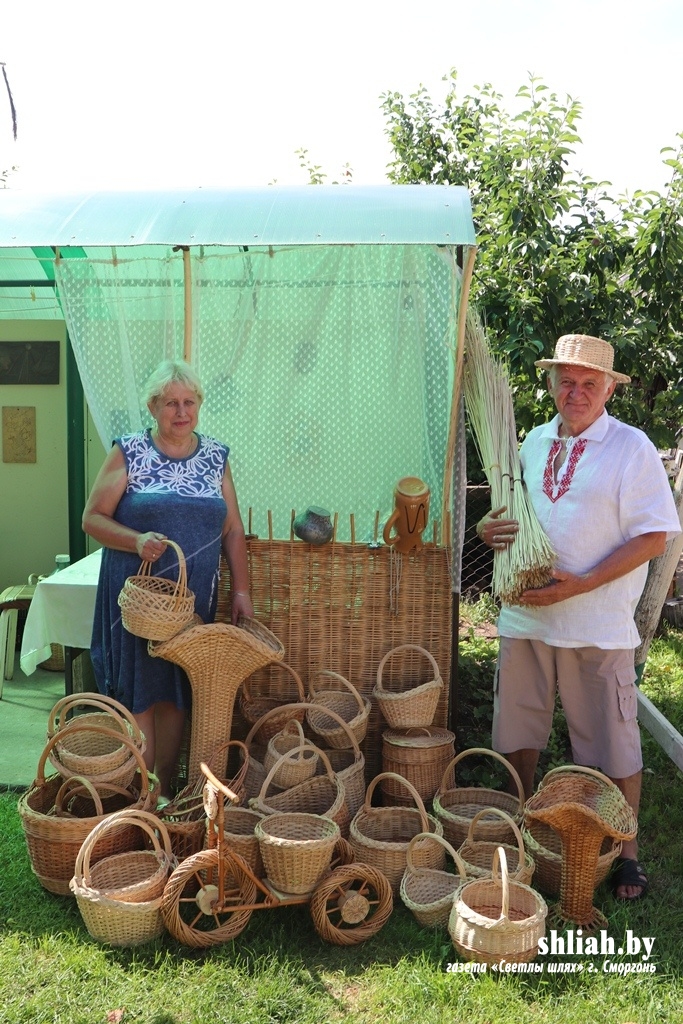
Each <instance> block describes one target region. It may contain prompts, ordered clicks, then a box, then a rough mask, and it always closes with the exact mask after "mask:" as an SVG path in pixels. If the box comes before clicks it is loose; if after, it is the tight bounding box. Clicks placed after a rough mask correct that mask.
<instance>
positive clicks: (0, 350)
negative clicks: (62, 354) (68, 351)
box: [0, 341, 59, 384]
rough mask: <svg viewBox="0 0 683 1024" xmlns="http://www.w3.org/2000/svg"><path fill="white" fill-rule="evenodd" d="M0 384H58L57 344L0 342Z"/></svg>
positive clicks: (53, 342) (46, 342)
mask: <svg viewBox="0 0 683 1024" xmlns="http://www.w3.org/2000/svg"><path fill="white" fill-rule="evenodd" d="M0 384H59V342H58V341H0Z"/></svg>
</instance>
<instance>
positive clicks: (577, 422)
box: [548, 365, 616, 435]
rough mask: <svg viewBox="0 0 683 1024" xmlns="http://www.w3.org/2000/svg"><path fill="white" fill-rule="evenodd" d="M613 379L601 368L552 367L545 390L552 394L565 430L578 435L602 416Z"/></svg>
mask: <svg viewBox="0 0 683 1024" xmlns="http://www.w3.org/2000/svg"><path fill="white" fill-rule="evenodd" d="M615 386H616V382H615V381H614V380H613V379H612V378H611V377H609V376H608V374H606V373H603V372H602V371H601V370H589V369H588V367H585V366H567V365H560V366H553V367H552V369H551V371H550V373H549V375H548V390H549V391H550V393H551V395H552V396H553V399H554V402H555V407H556V409H557V411H558V412H559V414H560V418H561V420H562V425H563V427H564V428H565V432H568V433H570V434H573V435H576V434H581V433H582V432H583V431H584V430H586V429H587V428H588V427H590V425H591V423H594V422H595V421H596V420H597V419H598V417H599V416H601V415H602V413H603V410H604V408H605V403H606V402H607V400H608V399H609V398H610V397H611V396H612V392H613V391H614V388H615Z"/></svg>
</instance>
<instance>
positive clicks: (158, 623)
mask: <svg viewBox="0 0 683 1024" xmlns="http://www.w3.org/2000/svg"><path fill="white" fill-rule="evenodd" d="M166 544H167V545H168V546H169V547H171V548H173V550H174V551H175V553H176V555H177V556H178V580H177V582H175V583H174V582H173V580H170V579H166V578H165V577H163V576H152V574H151V573H152V563H151V562H146V561H143V562H142V564H141V566H140V572H139V573H138V574H137V576H129V577H128V579H127V580H126V581H125V583H124V584H123V587H122V589H121V592H120V594H119V597H118V603H119V608H120V609H121V620H122V622H123V625H124V626H125V628H126V629H127V630H128V632H129V633H134V634H135V636H141V637H144V639H145V640H170V639H171V637H172V636H175V635H176V633H179V632H180V630H181V629H184V628H185V626H189V625H190V623H191V622H192V620H193V618H194V594H193V593H192V591H191V590H188V589H187V566H186V564H185V556H184V555H183V552H182V550H181V549H180V547H179V546H178V545H177V544H176V543H175V542H174V541H172V540H167V541H166Z"/></svg>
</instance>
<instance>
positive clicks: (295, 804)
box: [249, 747, 350, 838]
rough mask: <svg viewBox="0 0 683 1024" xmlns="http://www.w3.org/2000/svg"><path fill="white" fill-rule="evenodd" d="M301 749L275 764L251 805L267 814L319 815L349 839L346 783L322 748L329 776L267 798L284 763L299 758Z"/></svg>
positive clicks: (319, 751) (320, 751) (288, 752)
mask: <svg viewBox="0 0 683 1024" xmlns="http://www.w3.org/2000/svg"><path fill="white" fill-rule="evenodd" d="M299 749H300V748H298V747H294V748H293V749H292V750H289V751H287V753H286V754H283V755H282V757H281V758H279V760H278V761H276V762H275V764H274V765H273V767H272V768H271V770H270V771H269V772H268V775H267V776H266V778H265V779H264V781H263V785H262V786H261V791H260V793H259V795H258V796H257V797H255V798H254V799H253V800H250V801H249V804H250V806H251V807H253V808H255V809H256V810H257V811H260V812H261V813H262V814H266V815H268V814H282V813H283V812H285V811H286V812H288V813H290V814H294V813H305V814H318V815H320V816H321V817H325V818H330V819H331V820H332V821H334V822H336V824H337V825H338V826H339V829H340V831H341V834H342V836H344V838H346V836H347V835H348V829H349V821H350V816H349V809H348V807H347V805H346V794H345V791H344V783H343V782H342V781H341V779H340V778H339V777H338V776H337V775H335V773H334V772H333V770H332V765H331V764H330V761H329V758H328V757H327V755H326V754H325V753H324V751H322V750H320V749H319V748H316V749H317V752H318V755H319V757H320V760H321V761H322V762H323V764H324V766H325V772H326V774H325V775H314V776H313V778H311V779H307V780H306V782H302V783H300V784H299V785H298V786H292V788H291V789H284V790H283V791H282V792H281V793H273V794H271V795H270V796H269V795H267V794H268V787H269V786H270V784H271V782H272V780H273V778H274V776H275V774H276V772H277V770H278V768H279V766H280V762H281V761H284V760H286V759H288V758H292V757H296V755H297V754H298V752H299Z"/></svg>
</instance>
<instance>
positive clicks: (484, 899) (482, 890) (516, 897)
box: [448, 847, 548, 964]
mask: <svg viewBox="0 0 683 1024" xmlns="http://www.w3.org/2000/svg"><path fill="white" fill-rule="evenodd" d="M547 914H548V908H547V906H546V903H545V900H544V899H543V897H542V896H539V894H538V893H537V892H535V891H534V890H533V889H531V888H530V887H529V886H528V885H522V883H521V882H512V881H510V879H509V877H508V871H507V863H506V860H505V850H504V849H503V848H502V847H498V848H497V849H496V853H495V855H494V858H493V875H492V877H491V878H477V879H474V881H471V882H467V883H466V884H465V885H463V886H462V887H461V888H460V889H459V890H458V892H457V894H456V897H455V899H454V901H453V908H452V910H451V913H450V917H449V920H448V931H449V934H450V936H451V940H452V942H453V945H454V947H455V949H456V950H457V952H458V953H459V954H460V956H461V957H462V958H463V959H464V960H476V961H478V962H479V963H488V964H490V963H497V962H498V961H499V960H502V959H504V960H507V961H509V962H511V963H525V962H527V961H529V960H533V959H534V957H535V956H536V955H537V953H538V942H539V939H540V938H541V937H542V936H543V934H544V933H545V919H546V916H547Z"/></svg>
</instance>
